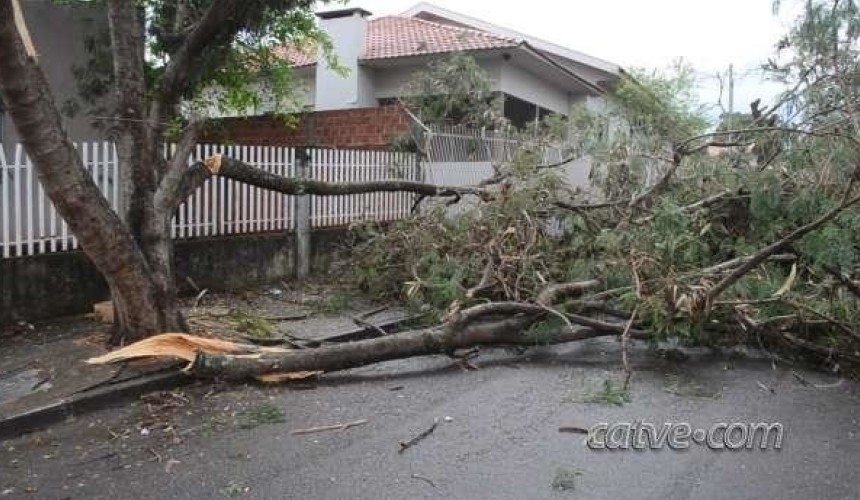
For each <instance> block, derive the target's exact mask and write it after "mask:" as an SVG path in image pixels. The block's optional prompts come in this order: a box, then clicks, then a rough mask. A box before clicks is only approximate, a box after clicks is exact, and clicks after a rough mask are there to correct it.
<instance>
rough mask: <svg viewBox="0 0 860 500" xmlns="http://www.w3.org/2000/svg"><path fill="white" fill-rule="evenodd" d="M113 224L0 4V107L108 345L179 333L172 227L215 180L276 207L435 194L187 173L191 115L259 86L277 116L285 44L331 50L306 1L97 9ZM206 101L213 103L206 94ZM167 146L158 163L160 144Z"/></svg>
mask: <svg viewBox="0 0 860 500" xmlns="http://www.w3.org/2000/svg"><path fill="white" fill-rule="evenodd" d="M105 4H106V13H107V16H108V20H109V32H110V45H111V49H110V58H111V66H112V68H113V75H112V80H113V89H114V93H115V97H114V99H115V107H114V110H113V112H112V116H111V117H112V123H111V127H112V128H113V129H114V130H115V132H116V138H117V139H116V143H117V149H118V153H119V160H120V164H121V165H122V168H123V175H122V178H121V185H122V190H121V191H122V194H123V199H124V200H125V207H124V210H123V213H121V214H118V213H115V212H114V211H113V210H112V209H111V208H110V206H109V204H108V202H107V201H106V200H105V199H104V198H103V197H102V195H101V194H100V192H99V190H98V189H97V187H96V186H95V184H94V183H93V181H92V180H91V178H90V177H89V176H88V175H87V173H86V170H85V169H84V167H83V165H82V162H81V158H80V157H79V155H78V154H77V152H76V150H75V148H74V146H73V144H72V143H71V141H70V140H69V138H68V136H67V134H66V132H65V130H64V129H63V123H62V120H61V117H60V113H59V111H58V108H57V105H56V103H55V101H54V99H53V96H52V94H51V90H50V88H49V86H48V84H47V82H46V80H45V76H44V74H43V72H42V70H41V69H40V67H39V64H38V58H37V50H36V48H35V47H33V44H32V42H31V40H30V37H29V35H28V33H27V28H26V22H25V19H24V16H23V15H22V10H21V7H20V5H19V0H0V97H2V100H3V102H4V104H5V105H6V107H7V112H8V113H9V115H10V117H11V118H12V121H13V123H14V124H15V127H16V128H17V129H18V132H19V135H20V137H21V140H22V143H23V145H24V148H25V149H26V151H27V153H28V154H29V156H30V157H31V158H32V161H33V164H34V166H35V168H36V173H37V176H38V178H39V181H40V182H41V184H42V185H43V186H44V188H45V192H46V193H47V195H48V197H49V198H50V199H51V201H52V202H53V203H54V205H55V206H56V208H57V211H58V212H59V214H60V215H61V216H62V217H63V218H64V219H65V220H66V221H67V222H68V224H69V226H70V228H71V229H72V231H73V232H74V233H75V235H76V236H77V237H78V240H79V241H80V244H81V247H82V248H83V250H84V251H85V252H86V254H87V255H88V256H89V257H90V259H91V260H92V261H93V263H94V264H95V266H96V267H97V268H98V270H99V271H100V272H101V273H102V274H103V275H104V277H105V279H106V281H107V283H108V285H109V287H110V289H111V292H112V296H113V301H114V306H115V308H116V322H117V325H116V326H117V329H116V333H115V335H114V336H113V338H112V342H113V343H122V342H125V341H128V340H136V339H140V338H143V337H146V336H149V335H152V334H155V333H160V332H165V331H182V330H186V329H187V327H186V323H185V320H184V318H183V316H182V314H181V311H180V310H179V307H178V304H177V301H176V297H177V291H176V283H175V277H174V269H173V241H172V239H171V235H170V221H171V218H172V216H173V213H174V211H175V210H176V208H177V207H178V206H179V204H180V203H181V202H182V201H183V200H184V199H185V198H186V197H187V196H188V195H189V194H190V193H191V192H193V190H194V189H195V188H196V187H197V186H199V185H200V183H201V182H202V181H203V180H205V179H206V177H207V176H209V175H211V174H213V173H217V174H219V175H222V176H231V177H233V178H235V179H238V180H241V181H244V182H249V183H254V184H255V185H258V186H260V187H263V188H267V189H274V190H277V191H280V192H283V193H287V194H294V193H308V194H346V193H358V192H371V191H377V190H388V191H394V190H412V191H416V192H421V193H423V194H429V195H435V194H441V193H443V192H444V191H445V190H439V189H437V188H435V187H434V186H428V185H422V184H417V183H403V182H380V183H370V184H363V185H351V186H343V185H341V186H338V185H327V184H325V183H319V182H311V181H307V182H303V181H300V180H294V179H284V178H279V177H276V176H272V175H269V174H265V173H263V172H261V171H257V170H256V169H253V168H252V167H250V166H248V165H245V164H242V163H241V162H238V161H235V160H231V159H229V158H225V159H220V158H219V159H217V160H213V161H210V162H208V164H207V165H204V164H196V165H194V166H192V167H191V168H189V167H188V158H189V156H190V153H191V151H192V149H193V147H194V145H195V144H196V142H197V139H198V135H199V133H200V131H201V128H202V123H203V120H202V119H201V118H199V117H196V116H197V115H196V113H195V111H194V110H195V109H196V108H197V106H196V105H197V104H204V105H206V104H209V103H205V102H203V99H204V98H205V97H206V96H209V97H210V98H211V97H213V96H214V98H216V99H218V104H219V105H221V106H224V105H226V106H228V107H233V108H238V109H243V110H244V109H247V108H248V107H250V106H253V105H255V104H258V100H259V99H260V98H261V97H260V96H261V94H262V93H263V92H261V90H260V88H261V87H260V85H261V84H263V83H264V84H265V86H266V87H267V90H268V93H269V94H270V95H273V96H274V100H275V102H276V103H278V102H282V101H283V100H284V99H286V98H287V97H288V95H289V92H290V91H291V89H292V87H291V84H290V78H289V75H290V72H289V65H288V62H287V61H286V60H285V59H283V58H280V57H278V50H277V49H278V48H279V47H281V46H283V45H284V44H289V45H293V46H298V47H309V46H310V47H313V48H320V49H321V50H322V52H323V54H325V55H326V56H327V57H328V58H329V59H332V55H331V50H330V44H329V43H328V41H327V39H326V37H325V35H324V34H323V33H321V32H320V31H319V30H318V28H317V27H316V24H315V21H314V16H313V12H312V10H311V9H312V7H313V5H314V2H312V1H311V0H193V1H192V0H145V1H136V2H133V1H128V0H105ZM212 89H218V91H217V92H211V90H212ZM174 132H176V133H177V136H176V138H177V139H178V140H177V146H176V150H175V153H174V154H173V155H172V156H169V157H168V156H166V155H165V150H164V145H165V140H166V138H167V136H168V134H169V133H174Z"/></svg>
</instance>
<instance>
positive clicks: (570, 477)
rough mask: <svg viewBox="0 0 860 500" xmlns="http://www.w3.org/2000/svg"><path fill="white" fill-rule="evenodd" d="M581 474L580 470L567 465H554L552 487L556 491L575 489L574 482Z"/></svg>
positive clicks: (575, 482)
mask: <svg viewBox="0 0 860 500" xmlns="http://www.w3.org/2000/svg"><path fill="white" fill-rule="evenodd" d="M581 476H582V471H581V470H579V469H573V468H569V467H556V469H555V474H554V475H553V477H552V489H554V490H557V491H571V490H574V489H576V484H577V482H578V481H579V478H580V477H581Z"/></svg>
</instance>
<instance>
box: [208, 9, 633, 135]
mask: <svg viewBox="0 0 860 500" xmlns="http://www.w3.org/2000/svg"><path fill="white" fill-rule="evenodd" d="M317 16H318V18H319V23H320V26H321V27H322V29H323V30H324V31H325V32H326V33H327V34H328V35H329V37H330V38H331V41H332V44H333V48H334V51H335V54H336V55H337V58H338V62H339V64H340V65H341V66H345V67H346V68H347V69H348V70H349V72H348V74H347V75H346V76H344V75H343V74H341V73H339V72H337V71H334V70H333V69H332V68H331V67H330V66H329V64H328V63H327V62H326V61H325V60H320V59H319V58H318V57H317V54H316V53H307V52H302V51H301V50H297V49H296V48H294V47H285V48H284V49H283V54H284V57H286V58H288V59H289V60H290V62H291V63H292V64H293V67H294V71H295V75H296V77H297V80H298V81H299V82H301V84H302V87H303V89H304V91H303V92H304V95H303V102H304V107H305V113H303V114H302V116H301V119H300V124H299V126H298V127H296V128H294V129H292V130H291V129H289V128H288V127H286V126H284V125H283V124H281V123H280V122H278V121H277V120H275V119H273V118H271V117H268V116H265V114H258V116H255V117H251V118H229V119H225V120H224V121H223V122H222V124H223V127H221V129H220V131H221V132H220V133H221V134H223V135H224V137H223V138H224V139H229V140H233V141H236V142H239V143H246V144H284V145H316V146H330V147H353V148H355V147H359V148H385V147H387V145H388V144H389V142H390V141H391V139H392V138H393V137H395V136H397V135H400V134H403V133H405V132H406V131H407V130H408V127H409V122H410V117H409V116H407V114H406V113H404V111H403V110H402V109H401V108H400V107H399V106H398V105H396V102H397V99H398V98H399V97H402V96H403V93H404V92H405V90H404V87H405V86H406V84H407V83H408V82H409V81H410V80H411V78H412V76H413V75H414V74H415V73H416V72H417V71H420V70H422V69H423V68H425V67H426V65H427V63H428V62H430V61H432V60H434V59H437V58H440V57H446V56H450V55H451V54H453V53H458V52H462V53H467V54H469V55H471V56H473V57H474V58H475V60H476V61H477V63H478V64H479V65H480V67H481V68H482V69H484V70H485V71H486V72H487V74H488V75H490V77H491V79H492V82H493V90H494V91H495V92H497V93H498V94H499V95H500V96H502V98H503V102H504V114H505V116H506V117H507V118H509V119H510V120H511V122H512V123H514V124H516V125H523V124H526V123H528V122H531V121H535V120H538V119H540V118H543V117H545V116H547V115H548V114H551V113H558V114H562V115H566V114H568V112H569V110H570V109H571V106H573V105H574V104H577V103H583V102H585V103H592V102H593V103H598V102H600V101H601V98H602V96H603V95H604V93H605V92H606V91H607V90H609V89H610V88H611V87H612V86H613V84H615V83H616V82H617V81H618V79H619V77H620V75H621V74H622V73H623V70H622V69H621V68H620V67H618V66H617V65H615V64H612V63H610V62H607V61H603V60H601V59H598V58H595V57H592V56H588V55H586V54H582V53H580V52H576V51H574V50H571V49H567V48H565V47H561V46H559V45H556V44H553V43H550V42H547V41H544V40H541V39H539V38H536V37H532V36H529V35H525V34H522V33H518V32H515V31H512V30H509V29H506V28H502V27H499V26H495V25H493V24H490V23H488V22H485V21H482V20H479V19H475V18H471V17H468V16H465V15H462V14H458V13H456V12H452V11H449V10H446V9H442V8H440V7H436V6H434V5H431V4H427V3H421V4H418V5H416V6H415V7H413V8H411V9H409V10H408V11H406V12H404V13H402V14H400V15H394V16H383V17H375V18H374V17H371V13H370V12H368V11H366V10H364V9H361V8H350V9H341V10H334V11H326V12H320V13H318V14H317ZM264 111H265V110H264Z"/></svg>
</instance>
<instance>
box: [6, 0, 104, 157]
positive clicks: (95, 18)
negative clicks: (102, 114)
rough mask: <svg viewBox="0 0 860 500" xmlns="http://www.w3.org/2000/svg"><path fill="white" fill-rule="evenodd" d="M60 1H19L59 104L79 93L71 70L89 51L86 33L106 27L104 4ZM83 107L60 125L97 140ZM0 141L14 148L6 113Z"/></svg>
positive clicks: (77, 138) (78, 135) (73, 136)
mask: <svg viewBox="0 0 860 500" xmlns="http://www.w3.org/2000/svg"><path fill="white" fill-rule="evenodd" d="M75 3H76V5H74V6H66V5H60V4H58V3H56V2H53V1H51V0H28V1H26V2H21V6H22V7H23V11H24V17H25V19H26V21H27V26H28V28H29V30H30V34H31V35H32V37H33V43H34V44H35V45H36V52H38V54H39V65H40V66H41V67H42V71H44V73H45V76H46V78H47V80H48V84H49V85H50V87H51V91H52V93H53V95H54V102H56V103H57V105H58V106H61V105H62V104H63V103H64V102H66V101H67V100H68V99H70V98H75V97H77V95H78V87H77V82H76V80H75V78H74V75H73V74H72V67H73V65H75V64H83V63H84V62H86V61H87V58H88V57H89V55H88V54H87V51H86V49H85V47H84V39H85V38H86V37H87V36H96V35H97V34H98V33H99V32H101V31H104V30H106V29H107V15H106V14H105V9H104V6H93V7H90V6H87V5H77V4H78V3H79V2H75ZM85 111H86V110H85V109H82V110H81V111H80V112H79V113H77V114H76V115H75V116H74V117H67V116H64V117H63V125H64V126H65V128H66V131H67V132H68V134H69V136H70V137H71V139H72V140H73V141H81V140H87V141H90V140H96V139H99V138H101V136H102V135H103V134H100V133H99V131H97V130H96V129H95V128H93V126H92V121H91V119H90V118H89V117H87V116H86V112H85ZM0 120H2V121H3V123H2V125H0V129H2V130H0V133H2V135H1V136H0V142H2V145H5V146H6V152H7V153H11V152H12V151H14V147H15V144H16V143H17V142H18V134H17V132H16V131H15V126H14V125H13V124H12V120H11V118H9V116H8V113H4V114H2V115H0Z"/></svg>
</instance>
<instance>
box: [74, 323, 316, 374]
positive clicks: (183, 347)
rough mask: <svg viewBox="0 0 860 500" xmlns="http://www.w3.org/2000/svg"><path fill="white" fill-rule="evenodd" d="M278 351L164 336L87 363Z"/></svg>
mask: <svg viewBox="0 0 860 500" xmlns="http://www.w3.org/2000/svg"><path fill="white" fill-rule="evenodd" d="M286 352H288V350H287V349H283V348H280V347H260V346H256V345H252V344H239V343H236V342H230V341H228V340H220V339H209V338H203V337H196V336H194V335H187V334H184V333H165V334H162V335H156V336H155V337H150V338H148V339H144V340H141V341H140V342H135V343H134V344H131V345H129V346H126V347H123V348H122V349H118V350H116V351H113V352H109V353H107V354H105V355H103V356H98V357H95V358H90V359H88V360H86V362H87V363H89V364H92V365H103V364H109V363H118V362H121V361H129V360H132V359H140V358H150V357H155V358H177V359H182V360H184V361H188V362H189V363H192V362H193V361H194V359H195V358H196V357H197V354H198V353H206V354H210V355H227V354H230V355H235V356H245V357H255V356H260V355H262V354H264V353H286ZM321 373H322V372H321V371H301V372H271V373H264V374H260V375H258V376H257V377H256V378H257V380H259V381H261V382H265V383H270V384H276V383H283V382H289V381H293V380H304V379H307V378H310V377H315V376H317V375H320V374H321Z"/></svg>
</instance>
